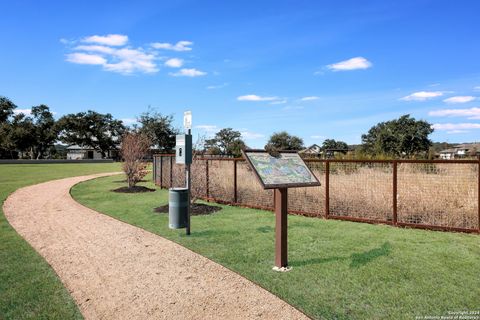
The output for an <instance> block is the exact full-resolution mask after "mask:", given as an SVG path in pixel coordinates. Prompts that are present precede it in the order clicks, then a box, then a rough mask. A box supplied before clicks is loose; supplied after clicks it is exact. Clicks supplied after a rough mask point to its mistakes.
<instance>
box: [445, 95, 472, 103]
mask: <svg viewBox="0 0 480 320" xmlns="http://www.w3.org/2000/svg"><path fill="white" fill-rule="evenodd" d="M473 100H475V97H472V96H456V97H451V98H448V99H445V100H443V102H446V103H467V102H470V101H473Z"/></svg>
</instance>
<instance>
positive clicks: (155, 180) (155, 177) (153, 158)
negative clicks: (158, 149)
mask: <svg viewBox="0 0 480 320" xmlns="http://www.w3.org/2000/svg"><path fill="white" fill-rule="evenodd" d="M156 161H157V157H155V155H153V157H152V165H153V168H152V178H153V179H152V180H153V183H154V184H157V174H156V171H157V163H156Z"/></svg>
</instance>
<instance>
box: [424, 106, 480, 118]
mask: <svg viewBox="0 0 480 320" xmlns="http://www.w3.org/2000/svg"><path fill="white" fill-rule="evenodd" d="M428 115H429V116H434V117H467V118H468V119H480V108H469V109H442V110H434V111H430V112H429V113H428Z"/></svg>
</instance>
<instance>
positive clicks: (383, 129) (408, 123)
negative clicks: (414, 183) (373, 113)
mask: <svg viewBox="0 0 480 320" xmlns="http://www.w3.org/2000/svg"><path fill="white" fill-rule="evenodd" d="M432 132H433V128H432V125H431V124H430V123H428V122H427V121H423V120H415V118H412V117H410V115H408V114H407V115H403V116H401V117H400V118H398V119H395V120H391V121H386V122H380V123H378V124H376V125H375V126H373V127H372V128H371V129H370V130H369V131H368V133H366V134H363V135H362V151H363V152H365V153H367V154H370V155H374V156H376V155H387V156H392V157H405V158H411V157H413V156H415V155H418V154H420V153H426V152H428V149H429V147H430V146H431V145H432V141H430V139H428V136H429V135H430V134H431V133H432Z"/></svg>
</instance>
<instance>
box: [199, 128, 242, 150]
mask: <svg viewBox="0 0 480 320" xmlns="http://www.w3.org/2000/svg"><path fill="white" fill-rule="evenodd" d="M241 137H242V134H241V133H240V132H239V131H236V130H233V129H232V128H225V129H222V130H220V131H219V132H217V133H216V134H215V137H214V138H212V139H207V140H205V144H204V147H205V150H207V151H208V152H209V153H211V154H221V155H233V156H234V157H240V156H241V155H242V149H245V148H246V145H245V142H244V141H243V140H242V139H241Z"/></svg>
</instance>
